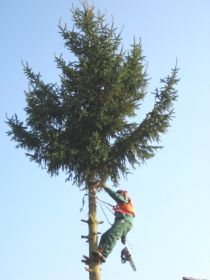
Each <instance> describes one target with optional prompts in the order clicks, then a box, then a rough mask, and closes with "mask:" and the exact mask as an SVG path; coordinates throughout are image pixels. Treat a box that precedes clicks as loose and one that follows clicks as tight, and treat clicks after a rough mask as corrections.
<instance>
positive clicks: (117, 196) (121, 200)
mask: <svg viewBox="0 0 210 280" xmlns="http://www.w3.org/2000/svg"><path fill="white" fill-rule="evenodd" d="M101 186H102V187H103V189H104V190H105V191H106V192H107V193H108V194H109V195H110V196H111V198H113V199H114V200H115V201H116V202H119V203H128V199H126V198H125V197H124V196H123V195H121V194H119V193H116V192H115V191H113V190H112V189H110V188H109V187H108V186H107V185H106V184H105V183H102V184H101Z"/></svg>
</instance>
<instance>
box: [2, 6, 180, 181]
mask: <svg viewBox="0 0 210 280" xmlns="http://www.w3.org/2000/svg"><path fill="white" fill-rule="evenodd" d="M72 20H73V26H72V28H71V30H69V29H68V26H67V25H64V26H62V25H61V24H59V32H60V34H61V36H62V37H63V39H64V44H65V47H66V48H67V49H68V51H69V52H70V54H71V56H70V57H73V59H72V60H71V61H66V60H65V59H64V58H63V56H62V55H60V56H56V57H55V62H56V66H57V67H58V69H59V70H60V80H59V83H45V82H44V81H43V79H42V76H41V75H40V73H38V74H37V73H34V71H33V70H32V69H31V67H30V66H29V65H28V64H27V63H26V64H25V65H24V73H25V75H26V77H27V80H28V83H29V89H28V90H27V91H26V92H25V94H26V107H25V112H26V120H25V121H24V122H23V121H21V120H19V118H18V117H17V115H14V116H12V117H10V118H8V119H7V123H8V125H9V131H8V134H9V135H10V137H11V138H12V140H14V141H16V142H17V147H18V148H19V147H20V148H23V149H24V150H26V155H27V156H28V157H29V158H30V160H32V161H35V162H37V163H38V164H39V165H40V166H42V167H45V168H47V171H48V172H49V173H50V174H51V175H58V173H59V170H63V171H65V172H66V174H67V179H73V180H74V182H75V183H76V184H77V185H79V186H80V185H81V184H83V183H84V182H86V181H87V178H88V177H89V176H90V174H93V173H94V176H95V178H101V179H103V180H106V179H108V178H109V179H111V180H112V182H113V183H117V182H118V180H119V176H120V174H123V175H126V174H127V172H128V168H127V166H128V163H129V164H131V166H132V167H134V166H135V165H136V164H141V163H144V162H146V161H147V160H148V159H150V158H152V157H153V156H154V155H155V153H156V151H157V150H158V149H159V148H160V145H159V141H160V136H161V134H163V133H165V132H166V131H167V129H168V127H169V125H170V121H171V118H172V117H173V114H174V109H173V104H174V101H175V100H176V98H177V91H176V89H175V85H176V84H177V82H178V79H177V67H174V68H173V69H172V71H171V74H170V75H169V76H167V77H166V78H164V79H161V86H160V89H155V91H154V92H153V94H154V106H153V108H152V110H151V111H150V112H148V113H147V114H146V115H145V117H144V118H143V120H142V121H141V122H140V123H136V122H134V121H133V118H134V117H135V116H136V114H137V112H139V111H140V110H141V104H142V103H143V101H144V99H145V96H146V95H147V94H148V83H149V79H148V75H147V72H146V63H145V57H144V55H143V51H142V45H141V42H136V41H135V40H134V42H133V43H132V45H131V47H130V49H129V50H124V49H123V44H122V37H121V33H120V32H117V29H116V28H115V25H114V23H111V24H108V23H107V22H106V21H105V15H104V14H102V13H100V12H99V11H96V10H95V8H94V7H90V6H89V5H88V4H87V3H83V5H82V7H81V8H73V9H72Z"/></svg>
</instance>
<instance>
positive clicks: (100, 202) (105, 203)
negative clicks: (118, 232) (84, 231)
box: [80, 193, 114, 225]
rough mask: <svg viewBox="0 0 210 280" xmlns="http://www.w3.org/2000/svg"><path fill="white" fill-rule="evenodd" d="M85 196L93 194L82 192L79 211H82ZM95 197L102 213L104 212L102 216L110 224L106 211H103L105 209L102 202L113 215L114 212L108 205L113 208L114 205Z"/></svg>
mask: <svg viewBox="0 0 210 280" xmlns="http://www.w3.org/2000/svg"><path fill="white" fill-rule="evenodd" d="M86 196H94V195H93V194H88V193H85V194H84V196H83V198H82V207H81V208H80V212H82V211H83V209H84V206H85V198H86ZM95 197H96V199H97V200H98V204H99V206H100V207H101V210H102V212H103V214H104V216H105V218H106V220H107V222H108V223H109V224H110V225H112V223H111V222H110V221H109V219H108V216H107V214H106V212H105V210H104V208H103V206H102V204H103V205H104V207H106V209H107V210H108V211H109V212H110V213H112V214H113V215H114V212H113V211H112V210H111V209H110V207H111V208H113V207H114V206H113V205H112V204H110V203H108V202H106V201H104V200H102V199H100V198H98V197H97V196H95Z"/></svg>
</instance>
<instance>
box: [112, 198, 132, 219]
mask: <svg viewBox="0 0 210 280" xmlns="http://www.w3.org/2000/svg"><path fill="white" fill-rule="evenodd" d="M113 210H114V211H115V212H120V213H123V214H128V215H133V216H135V212H134V207H133V204H132V202H131V200H130V198H129V201H128V203H117V205H116V206H115V207H114V208H113Z"/></svg>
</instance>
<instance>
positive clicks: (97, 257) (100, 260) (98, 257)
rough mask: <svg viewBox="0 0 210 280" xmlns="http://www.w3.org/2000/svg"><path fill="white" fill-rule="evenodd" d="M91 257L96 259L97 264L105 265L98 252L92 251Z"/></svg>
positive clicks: (104, 260)
mask: <svg viewBox="0 0 210 280" xmlns="http://www.w3.org/2000/svg"><path fill="white" fill-rule="evenodd" d="M92 256H93V258H94V259H96V260H97V261H98V262H99V263H105V262H106V257H105V256H104V255H103V254H102V252H101V251H100V250H97V251H93V252H92Z"/></svg>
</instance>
